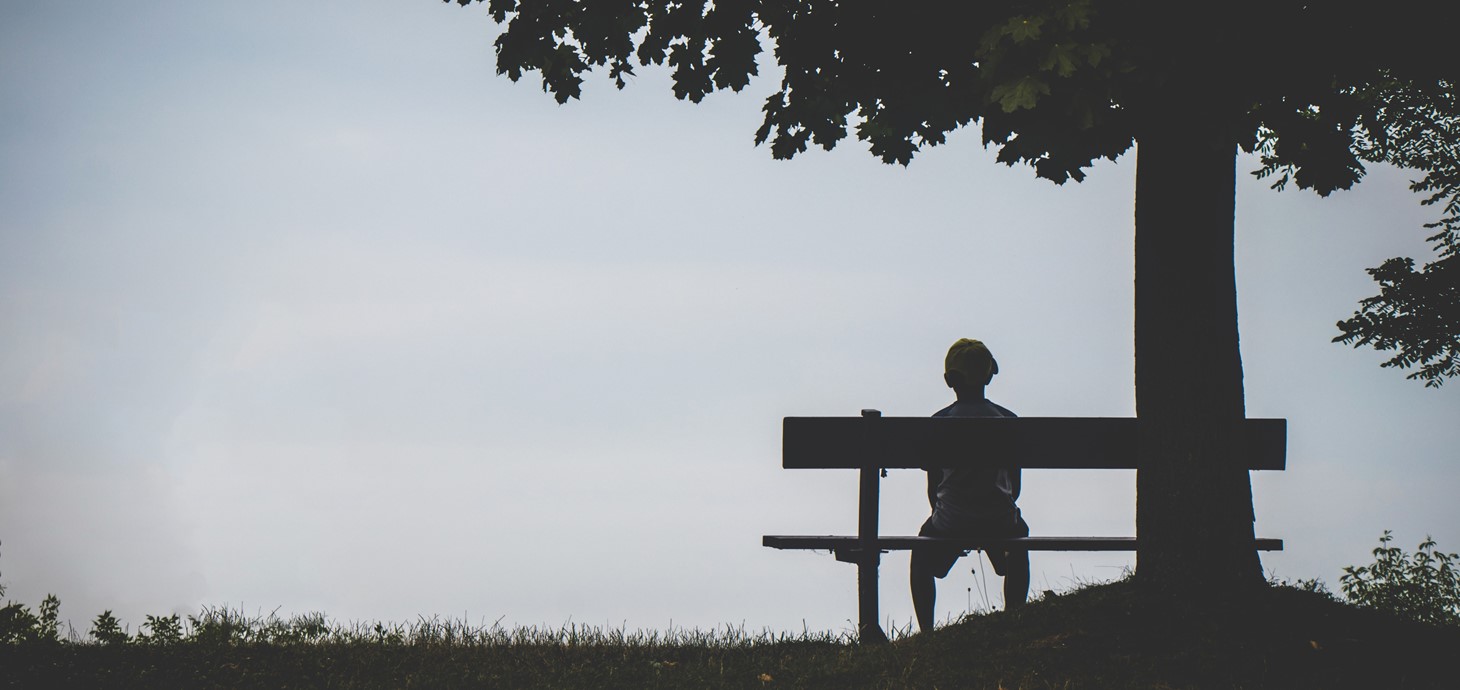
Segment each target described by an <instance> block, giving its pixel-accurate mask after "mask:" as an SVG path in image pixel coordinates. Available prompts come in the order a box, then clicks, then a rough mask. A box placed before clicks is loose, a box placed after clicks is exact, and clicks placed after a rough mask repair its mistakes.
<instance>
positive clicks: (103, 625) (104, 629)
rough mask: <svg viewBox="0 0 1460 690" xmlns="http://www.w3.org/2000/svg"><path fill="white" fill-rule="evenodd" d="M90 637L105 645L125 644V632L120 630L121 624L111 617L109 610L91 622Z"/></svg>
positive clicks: (114, 617)
mask: <svg viewBox="0 0 1460 690" xmlns="http://www.w3.org/2000/svg"><path fill="white" fill-rule="evenodd" d="M91 637H92V639H94V640H96V641H97V642H100V643H101V644H105V645H113V644H126V642H127V631H125V630H122V624H121V622H119V621H118V620H117V617H116V616H113V615H112V612H111V611H110V610H106V611H102V612H101V613H100V614H99V615H97V617H96V620H95V621H92V623H91Z"/></svg>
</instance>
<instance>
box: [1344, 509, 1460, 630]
mask: <svg viewBox="0 0 1460 690" xmlns="http://www.w3.org/2000/svg"><path fill="white" fill-rule="evenodd" d="M1392 541H1394V536H1393V535H1392V534H1391V533H1390V532H1389V530H1385V531H1384V536H1382V537H1380V538H1379V546H1378V548H1375V549H1374V552H1373V553H1374V562H1373V563H1371V564H1369V565H1365V566H1348V567H1346V568H1344V569H1343V575H1342V576H1340V577H1339V580H1338V581H1339V586H1340V588H1341V589H1342V590H1343V593H1344V596H1345V597H1347V598H1348V600H1349V601H1350V602H1352V603H1354V604H1358V605H1359V606H1366V607H1369V608H1376V609H1382V610H1386V611H1391V612H1394V613H1396V614H1398V615H1399V616H1401V617H1403V618H1407V619H1409V620H1414V621H1418V622H1421V623H1432V624H1436V625H1460V554H1455V553H1445V552H1443V551H1440V550H1438V548H1436V545H1435V540H1434V539H1431V538H1429V537H1425V539H1424V541H1422V542H1420V544H1419V547H1418V548H1417V549H1416V550H1415V552H1414V554H1412V555H1411V554H1409V553H1406V552H1405V551H1404V549H1402V548H1400V547H1398V546H1390V543H1391V542H1392Z"/></svg>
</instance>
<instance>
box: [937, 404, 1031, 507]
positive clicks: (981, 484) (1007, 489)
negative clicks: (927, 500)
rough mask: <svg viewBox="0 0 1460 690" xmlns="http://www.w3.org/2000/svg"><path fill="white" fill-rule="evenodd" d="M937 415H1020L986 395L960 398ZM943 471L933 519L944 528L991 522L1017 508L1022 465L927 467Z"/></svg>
mask: <svg viewBox="0 0 1460 690" xmlns="http://www.w3.org/2000/svg"><path fill="white" fill-rule="evenodd" d="M933 416H934V417H1014V416H1017V415H1015V414H1014V413H1013V412H1010V411H1008V410H1006V409H1004V408H1003V407H1001V406H999V405H996V404H994V403H992V402H990V401H988V400H987V399H984V400H978V401H973V402H964V401H959V402H955V403H953V404H952V405H949V406H947V407H945V408H943V409H941V410H938V411H937V412H936V413H934V414H933ZM928 472H929V473H932V472H941V473H942V475H943V476H942V480H941V481H939V483H938V490H937V499H938V500H937V505H936V506H935V507H934V508H933V522H934V523H935V524H936V525H937V526H938V527H941V528H944V529H956V528H958V527H960V526H969V525H977V524H988V523H991V522H997V521H998V520H999V518H1003V517H1006V516H1008V515H1010V514H1012V513H1013V512H1014V511H1016V510H1018V508H1017V507H1016V506H1015V505H1014V501H1015V500H1017V499H1018V498H1019V480H1020V476H1019V468H1017V467H1008V468H980V469H974V468H957V469H941V470H928Z"/></svg>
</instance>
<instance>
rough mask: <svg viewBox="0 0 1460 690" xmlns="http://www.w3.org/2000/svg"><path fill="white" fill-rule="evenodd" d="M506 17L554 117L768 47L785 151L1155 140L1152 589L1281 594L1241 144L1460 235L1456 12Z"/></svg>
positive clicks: (509, 60) (626, 5)
mask: <svg viewBox="0 0 1460 690" xmlns="http://www.w3.org/2000/svg"><path fill="white" fill-rule="evenodd" d="M447 1H448V2H449V1H450V0H447ZM456 1H457V2H458V3H460V4H462V5H467V4H470V2H471V0H456ZM478 1H481V0H478ZM486 1H487V4H488V11H490V12H491V14H492V17H493V19H495V20H496V21H497V22H498V23H505V24H506V25H507V26H506V30H505V31H504V32H503V33H502V34H501V35H500V36H499V37H498V39H497V42H496V49H497V70H498V72H499V73H501V74H505V75H506V76H507V77H508V78H510V79H512V80H514V81H515V80H517V79H519V78H521V77H522V76H523V74H524V73H525V72H528V71H537V72H539V73H540V75H541V79H542V84H543V88H544V90H546V91H548V92H550V93H551V94H553V96H554V97H556V98H557V100H558V101H559V102H566V101H567V100H568V99H570V98H577V97H578V96H579V95H580V89H581V84H582V81H583V74H584V73H585V72H588V71H591V70H593V69H595V68H603V69H606V70H607V72H608V77H609V78H610V79H612V80H614V81H615V83H616V84H617V85H618V86H619V87H620V88H622V87H623V86H624V84H625V80H624V77H625V76H626V75H630V74H633V71H634V68H635V66H636V65H640V66H644V65H650V64H659V65H664V64H667V65H668V66H669V67H670V68H671V69H672V74H673V82H674V87H673V88H674V92H675V95H676V96H678V97H679V98H682V99H688V100H690V101H694V102H699V101H700V100H701V99H702V98H704V97H705V95H706V94H708V93H710V92H712V91H715V90H720V89H730V90H734V91H739V90H741V89H742V88H744V87H745V86H746V85H747V84H748V83H749V82H750V80H751V78H752V77H754V76H756V75H757V63H756V59H757V56H758V55H759V54H760V53H761V51H762V50H763V43H765V42H769V43H770V44H772V45H773V46H774V48H773V50H774V53H773V54H774V57H775V60H776V62H777V63H778V64H779V65H780V67H781V68H783V69H784V76H783V77H782V79H781V84H780V89H779V90H778V91H777V92H776V93H775V94H773V95H771V96H770V98H768V99H767V100H766V103H765V106H764V112H765V120H764V122H763V124H762V125H761V127H760V129H759V130H758V131H757V132H756V135H755V140H756V143H757V144H760V143H769V146H770V150H771V154H772V155H773V156H775V157H776V158H791V157H793V156H795V155H796V154H798V153H801V152H803V151H805V150H806V149H807V148H808V146H809V145H811V144H815V145H817V146H821V147H822V148H826V149H830V148H832V147H834V146H836V145H837V144H838V143H839V142H841V141H842V140H844V139H845V138H846V137H847V135H848V134H851V133H855V134H856V136H857V138H859V139H861V140H863V141H865V142H867V144H868V146H869V148H870V150H871V152H872V154H873V155H876V156H879V157H880V158H882V159H883V160H884V161H886V162H889V163H900V164H904V165H906V164H907V163H908V162H909V161H910V160H911V159H912V157H913V156H914V154H915V153H916V152H917V151H918V150H919V149H921V148H922V147H924V146H935V145H938V144H941V143H944V141H945V138H946V135H947V133H949V132H951V131H952V130H955V129H957V128H959V127H962V126H965V125H972V124H975V123H977V124H978V125H979V126H981V128H982V136H983V142H984V144H985V145H986V146H994V147H997V148H998V160H999V161H1001V162H1003V163H1006V164H1009V165H1013V164H1015V163H1024V164H1028V165H1030V166H1032V167H1033V168H1034V171H1035V173H1036V174H1037V175H1039V176H1041V177H1044V178H1047V179H1050V180H1052V181H1054V182H1056V183H1063V182H1065V181H1066V180H1071V179H1073V180H1075V181H1079V180H1081V179H1083V178H1084V174H1085V173H1084V170H1085V168H1087V167H1089V166H1090V165H1091V164H1092V163H1093V162H1094V161H1095V160H1097V159H1100V158H1107V159H1115V158H1116V157H1118V156H1120V155H1121V154H1123V153H1125V152H1126V151H1127V150H1129V149H1130V148H1131V147H1132V146H1133V145H1135V144H1136V143H1137V142H1138V143H1139V152H1138V159H1137V180H1136V219H1135V223H1136V242H1135V244H1136V246H1135V252H1136V276H1135V284H1136V297H1135V302H1136V305H1135V308H1136V332H1135V349H1136V370H1135V384H1136V407H1137V415H1138V416H1139V417H1140V418H1141V419H1142V425H1141V430H1142V431H1141V433H1142V438H1141V451H1140V453H1141V458H1140V462H1141V467H1142V469H1141V470H1140V472H1139V473H1138V479H1137V491H1138V498H1137V519H1136V521H1137V532H1138V534H1139V536H1140V539H1141V542H1140V543H1141V546H1140V551H1139V553H1138V559H1139V560H1138V572H1137V578H1138V580H1140V581H1141V582H1143V583H1146V584H1147V585H1148V586H1152V587H1156V588H1175V587H1181V588H1184V587H1200V588H1204V589H1206V590H1207V591H1211V592H1217V593H1224V592H1225V593H1230V592H1236V591H1240V590H1241V589H1243V588H1246V587H1250V586H1255V585H1259V584H1260V583H1261V582H1262V573H1261V566H1260V564H1259V562H1258V560H1257V555H1256V552H1255V551H1254V549H1253V544H1252V538H1253V530H1252V494H1251V486H1250V483H1249V480H1248V476H1247V472H1246V470H1243V469H1242V468H1241V463H1238V462H1234V461H1233V460H1234V456H1235V455H1236V453H1237V448H1238V447H1239V446H1238V443H1239V441H1240V439H1238V437H1237V434H1238V430H1239V426H1238V424H1239V422H1240V420H1241V419H1242V418H1243V417H1244V409H1243V389H1242V363H1241V355H1240V353H1239V349H1238V338H1237V307H1236V280H1235V270H1234V268H1233V261H1232V256H1233V219H1234V209H1235V181H1236V170H1235V161H1236V153H1237V149H1238V148H1239V147H1240V148H1242V149H1243V150H1246V151H1249V152H1252V151H1256V152H1259V153H1260V154H1261V155H1262V160H1263V168H1262V170H1259V171H1258V174H1259V175H1261V176H1264V177H1265V176H1268V175H1275V176H1276V179H1277V186H1282V185H1283V184H1285V183H1286V182H1288V181H1292V182H1293V183H1295V184H1297V186H1299V187H1302V188H1310V189H1314V190H1316V191H1317V192H1318V193H1320V194H1328V193H1330V192H1332V191H1334V190H1337V189H1343V188H1347V187H1349V186H1351V185H1352V184H1353V183H1354V182H1356V181H1357V180H1358V179H1359V178H1360V177H1362V175H1363V173H1364V167H1363V163H1364V162H1372V161H1381V160H1382V161H1389V162H1394V163H1398V164H1401V165H1408V166H1411V167H1413V166H1418V167H1421V168H1422V169H1425V170H1427V171H1430V176H1429V177H1427V178H1426V180H1428V182H1423V181H1422V184H1421V186H1422V187H1423V186H1424V184H1430V185H1432V186H1429V187H1424V189H1427V190H1430V191H1433V192H1435V193H1436V194H1437V196H1436V198H1443V199H1448V200H1450V203H1449V206H1448V208H1449V210H1450V213H1451V218H1453V217H1454V216H1455V213H1454V211H1455V201H1454V200H1455V198H1456V196H1457V192H1456V187H1455V186H1454V184H1453V182H1454V180H1455V178H1454V177H1447V176H1446V175H1445V174H1444V173H1443V171H1441V172H1439V173H1437V172H1436V171H1437V170H1441V168H1442V165H1441V163H1439V162H1437V161H1451V162H1453V161H1454V160H1456V159H1460V156H1456V155H1455V151H1454V146H1453V142H1454V141H1455V125H1456V122H1457V119H1456V118H1457V114H1460V108H1456V107H1455V96H1454V84H1455V83H1456V79H1455V78H1456V76H1457V74H1456V72H1457V69H1456V63H1455V61H1454V60H1452V59H1450V55H1448V48H1447V46H1449V45H1450V36H1449V31H1448V30H1447V28H1446V27H1447V26H1448V24H1447V23H1446V22H1443V21H1439V20H1437V19H1430V20H1426V19H1424V17H1427V16H1433V17H1438V16H1441V15H1440V13H1439V12H1438V11H1430V10H1431V9H1433V8H1432V5H1433V4H1434V3H1429V2H1419V1H1416V0H1400V1H1398V2H1390V3H1387V4H1385V5H1384V6H1383V9H1382V10H1379V9H1376V7H1375V6H1373V5H1370V4H1368V3H1353V2H1339V1H1334V2H1327V3H1306V2H1303V1H1301V0H1262V1H1261V2H1258V1H1256V0H1246V1H1238V2H1227V3H1221V4H1214V3H1204V4H1201V5H1188V4H1178V3H1169V2H1157V1H1155V0H1126V1H1124V2H1114V1H1111V2H1096V1H1095V0H1002V1H986V2H955V1H951V0H943V1H933V0H924V1H915V2H905V3H877V2H834V1H832V0H800V1H792V0H719V1H717V2H714V3H713V4H711V3H709V2H707V0H674V1H671V0H594V1H593V2H582V3H579V2H573V1H571V0H521V1H519V0H486ZM1257 34H1260V35H1261V36H1262V37H1264V38H1265V39H1267V40H1264V41H1263V42H1262V43H1261V44H1260V45H1255V44H1254V43H1253V42H1252V41H1251V40H1250V39H1252V38H1253V37H1254V36H1255V35H1257ZM1416 141H1428V142H1432V143H1434V142H1438V144H1437V145H1438V146H1439V148H1440V149H1444V150H1438V149H1436V148H1435V147H1434V146H1431V147H1429V148H1425V147H1424V146H1416V145H1415V144H1414V142H1416ZM1445 147H1449V148H1445ZM1452 169H1453V168H1452ZM1446 184H1448V185H1449V186H1444V185H1446ZM1433 185H1439V186H1433ZM1456 232H1457V228H1456V225H1455V224H1453V223H1452V224H1450V225H1446V226H1445V229H1444V231H1443V232H1442V235H1443V237H1444V238H1447V239H1448V240H1451V241H1453V240H1454V239H1455V237H1456ZM1432 271H1433V269H1430V270H1428V271H1426V273H1431V272H1432ZM1453 274H1454V272H1453V271H1452V272H1449V273H1447V274H1445V275H1453ZM1399 289H1400V290H1407V289H1409V287H1408V284H1405V286H1402V287H1400V288H1399ZM1364 333H1366V332H1365V331H1361V332H1360V335H1359V336H1358V337H1360V338H1362V337H1365V336H1364ZM1375 342H1377V343H1378V344H1380V345H1382V344H1383V343H1384V342H1387V341H1375ZM1407 343H1408V341H1405V346H1408V345H1407Z"/></svg>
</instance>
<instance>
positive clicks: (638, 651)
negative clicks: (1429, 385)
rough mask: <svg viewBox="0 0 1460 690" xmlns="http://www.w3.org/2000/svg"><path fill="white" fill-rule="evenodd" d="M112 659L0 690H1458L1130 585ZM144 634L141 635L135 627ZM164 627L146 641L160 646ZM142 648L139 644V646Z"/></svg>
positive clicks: (197, 643)
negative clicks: (878, 638)
mask: <svg viewBox="0 0 1460 690" xmlns="http://www.w3.org/2000/svg"><path fill="white" fill-rule="evenodd" d="M149 623H152V624H153V625H152V628H151V633H152V634H151V636H150V638H149V637H148V636H145V635H144V636H137V637H134V638H133V639H132V641H129V642H125V643H114V644H84V643H82V644H78V643H61V642H31V643H24V644H10V645H0V685H4V686H8V687H147V688H171V687H178V688H184V687H185V688H207V687H220V688H223V687H226V688H282V687H291V688H296V687H306V688H308V687H319V688H381V687H390V688H397V687H507V688H518V687H535V688H597V687H622V688H678V687H693V688H700V687H709V688H802V687H806V688H845V687H872V688H882V687H887V688H990V689H994V688H1003V689H1005V690H1015V689H1016V688H1027V689H1044V688H1059V689H1071V690H1073V689H1078V688H1102V689H1103V688H1173V689H1174V688H1364V689H1365V690H1372V689H1375V688H1447V689H1448V688H1455V687H1460V676H1457V675H1456V672H1455V670H1454V668H1453V667H1452V666H1450V664H1451V663H1452V662H1451V659H1452V658H1454V657H1455V656H1456V653H1457V652H1460V628H1457V627H1453V626H1438V625H1430V624H1424V623H1416V622H1412V621H1405V620H1402V619H1400V618H1398V617H1395V616H1393V615H1389V614H1386V613H1383V612H1381V611H1376V610H1373V609H1365V608H1358V607H1355V606H1352V605H1350V604H1345V603H1342V602H1339V601H1337V600H1335V599H1334V598H1333V597H1332V596H1330V595H1328V594H1327V593H1325V592H1321V591H1313V588H1312V587H1308V588H1303V587H1292V586H1281V585H1278V586H1273V587H1270V588H1268V589H1266V590H1263V591H1262V592H1260V593H1259V594H1258V595H1256V596H1254V597H1253V598H1252V599H1251V600H1249V601H1247V602H1245V603H1244V604H1242V605H1236V606H1216V605H1213V604H1211V603H1209V602H1191V601H1190V600H1189V599H1183V600H1176V599H1160V598H1153V597H1148V596H1139V595H1138V592H1137V591H1136V588H1135V585H1134V584H1132V583H1131V582H1130V581H1120V582H1114V583H1109V584H1103V585H1095V586H1090V587H1086V588H1083V589H1080V590H1077V591H1074V592H1070V593H1066V594H1061V595H1053V596H1048V597H1046V598H1045V599H1043V600H1041V601H1037V602H1033V603H1031V604H1030V605H1029V606H1027V607H1025V608H1024V609H1022V610H1020V611H1017V612H1014V613H1002V612H1000V613H991V614H984V615H976V616H971V617H968V618H965V619H964V620H962V621H959V622H957V623H954V624H952V625H949V626H946V627H944V628H941V629H939V630H937V631H935V632H933V633H931V634H924V635H914V636H911V637H907V638H904V639H901V640H898V641H895V642H893V643H892V644H888V645H881V646H866V647H863V646H859V645H857V644H855V643H853V642H852V641H850V640H848V639H846V638H845V637H839V636H837V635H834V634H801V635H782V634H774V633H768V632H767V633H760V634H750V633H746V632H745V631H744V630H742V629H737V628H723V629H718V630H713V631H699V630H676V631H670V632H667V633H659V632H652V631H650V632H627V631H624V630H615V629H612V628H597V627H591V626H589V627H583V626H566V627H563V628H558V629H544V628H515V629H510V630H508V629H504V628H501V627H499V626H495V625H492V626H476V627H473V626H469V625H466V624H464V623H459V622H454V621H441V620H438V619H422V620H420V621H418V622H416V623H414V624H410V625H403V624H396V625H383V624H369V625H366V624H355V625H348V626H342V625H337V624H331V623H330V622H329V621H327V620H326V619H324V617H323V616H319V615H313V616H303V617H299V618H294V619H290V620H281V619H278V618H275V617H273V616H268V617H256V618H252V619H250V618H247V617H245V616H243V615H242V614H240V613H238V612H232V611H228V610H223V609H207V610H205V611H204V612H203V613H202V614H201V615H199V616H196V617H192V618H191V619H190V620H189V621H186V622H183V623H182V625H181V627H180V628H179V629H178V630H176V631H175V632H177V633H178V634H176V635H172V634H170V633H167V632H166V629H167V628H168V627H169V625H168V623H167V620H166V619H150V620H149ZM144 627H147V626H144ZM159 629H161V630H163V631H164V632H163V634H161V635H158V634H157V631H158V630H159ZM139 640H140V641H139Z"/></svg>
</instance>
